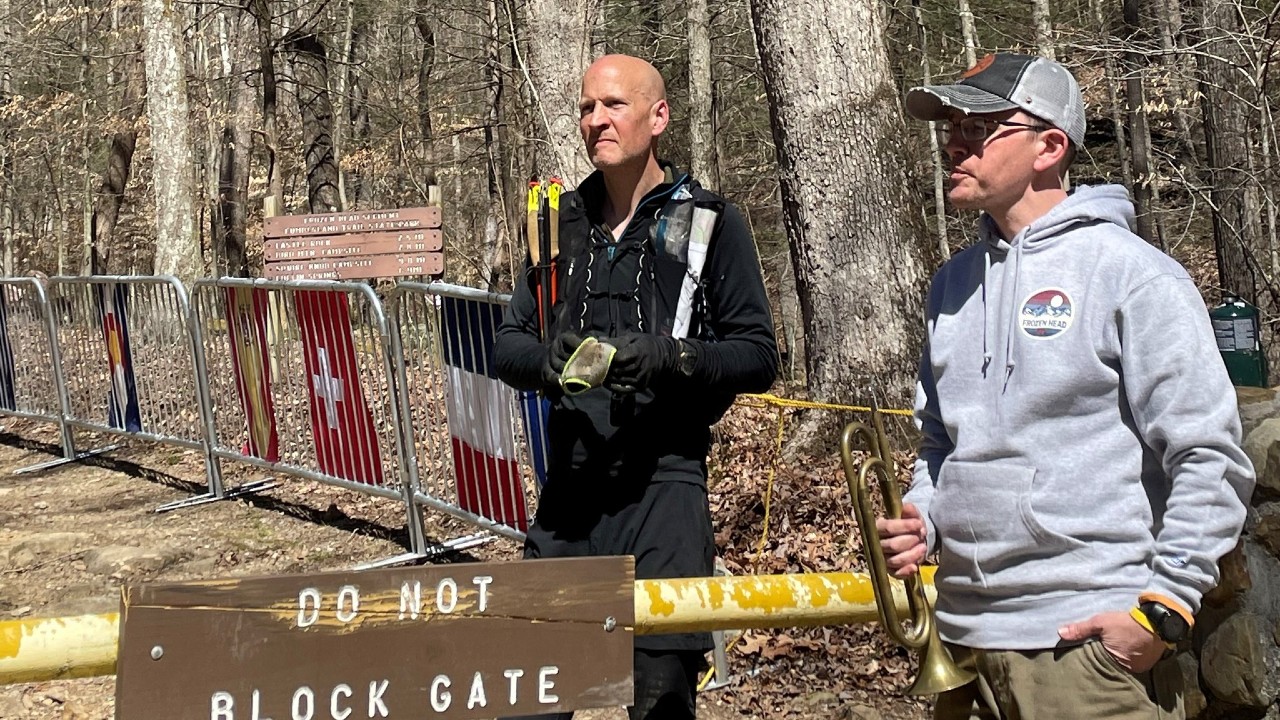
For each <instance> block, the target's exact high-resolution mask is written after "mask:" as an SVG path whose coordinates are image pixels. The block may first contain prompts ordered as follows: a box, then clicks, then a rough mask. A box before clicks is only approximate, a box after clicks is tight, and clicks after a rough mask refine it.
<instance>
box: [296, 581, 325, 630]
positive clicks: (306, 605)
mask: <svg viewBox="0 0 1280 720" xmlns="http://www.w3.org/2000/svg"><path fill="white" fill-rule="evenodd" d="M319 619H320V591H319V590H317V589H315V588H303V589H302V592H300V593H298V627H300V628H304V627H310V626H312V625H314V624H315V622H316V620H319Z"/></svg>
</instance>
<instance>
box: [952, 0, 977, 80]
mask: <svg viewBox="0 0 1280 720" xmlns="http://www.w3.org/2000/svg"><path fill="white" fill-rule="evenodd" d="M956 10H957V12H958V14H959V15H960V37H961V41H962V42H963V43H964V62H965V67H973V66H974V65H977V64H978V30H977V28H976V27H974V23H973V8H972V7H970V6H969V0H956Z"/></svg>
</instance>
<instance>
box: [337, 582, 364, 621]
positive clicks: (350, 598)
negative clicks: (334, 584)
mask: <svg viewBox="0 0 1280 720" xmlns="http://www.w3.org/2000/svg"><path fill="white" fill-rule="evenodd" d="M359 612H360V589H359V588H357V587H356V586H355V585H343V586H342V589H341V590H339V591H338V612H337V613H335V615H336V616H337V618H338V621H339V622H344V623H349V622H351V621H352V620H355V619H356V615H357V614H359Z"/></svg>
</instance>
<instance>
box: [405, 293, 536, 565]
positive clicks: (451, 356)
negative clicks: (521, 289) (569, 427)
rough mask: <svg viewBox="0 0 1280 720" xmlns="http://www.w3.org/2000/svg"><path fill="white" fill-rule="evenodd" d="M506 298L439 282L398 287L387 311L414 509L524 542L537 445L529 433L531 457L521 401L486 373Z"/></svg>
mask: <svg viewBox="0 0 1280 720" xmlns="http://www.w3.org/2000/svg"><path fill="white" fill-rule="evenodd" d="M508 300H509V297H508V296H501V295H495V294H492V293H487V292H484V291H482V290H475V289H472V288H464V287H459V286H454V285H447V284H444V283H432V284H429V285H428V284H422V283H401V284H400V285H398V286H397V287H396V288H395V289H394V290H392V291H391V292H390V293H389V295H388V298H387V307H388V314H389V315H390V316H391V318H392V321H393V322H392V325H393V333H392V357H393V358H394V360H395V364H396V373H397V378H398V384H399V387H400V392H401V414H402V421H401V425H402V426H403V427H405V428H406V430H407V435H406V440H405V442H406V445H407V446H408V447H409V448H410V449H411V453H410V456H409V458H408V459H409V461H410V462H411V463H412V465H411V469H412V472H413V473H414V474H415V475H416V477H417V483H416V485H417V488H418V492H417V493H415V495H414V498H415V500H416V502H418V503H419V504H421V505H423V506H426V507H430V508H432V509H434V510H437V511H440V512H443V513H446V514H449V515H451V516H454V517H457V518H460V519H462V520H464V521H466V522H468V523H471V524H473V525H475V526H477V527H479V528H481V529H483V530H488V531H492V532H494V533H497V534H500V535H504V536H506V537H509V538H512V539H515V540H523V539H524V532H525V530H527V529H528V525H529V521H530V519H531V517H532V514H531V512H530V508H531V507H532V506H533V503H534V498H535V494H536V484H537V483H536V480H535V476H534V475H535V473H534V471H533V466H534V463H533V461H532V459H533V457H534V456H535V455H536V454H537V453H536V450H540V449H542V448H541V445H542V444H544V443H545V441H544V440H543V438H542V437H541V434H540V433H535V436H536V437H535V439H534V445H535V446H536V447H535V452H531V451H530V442H529V439H528V437H527V434H526V432H525V428H526V423H525V422H523V421H522V412H521V400H522V398H521V395H520V393H517V392H516V391H514V390H512V389H511V388H510V387H508V386H507V385H505V384H503V383H502V382H501V381H500V380H498V378H497V375H496V373H495V372H494V369H493V353H492V350H493V342H494V337H495V334H496V331H497V329H498V325H499V323H500V322H501V320H502V312H503V309H504V308H505V306H506V304H507V301H508ZM532 400H533V402H540V401H538V400H537V398H536V396H534V397H533V398H532ZM538 426H539V427H540V423H538ZM464 540H465V539H458V540H455V541H452V542H454V543H460V542H463V541H464Z"/></svg>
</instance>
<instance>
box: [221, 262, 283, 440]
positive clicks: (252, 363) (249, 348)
mask: <svg viewBox="0 0 1280 720" xmlns="http://www.w3.org/2000/svg"><path fill="white" fill-rule="evenodd" d="M227 342H228V343H229V344H230V345H231V364H232V366H233V368H234V370H235V374H236V392H237V393H238V394H239V396H240V407H241V408H243V409H244V416H245V427H246V428H247V429H248V439H247V440H246V441H245V446H244V449H243V452H244V453H245V454H247V455H251V456H253V457H256V458H261V459H263V460H268V461H270V462H278V461H279V460H280V435H279V433H278V431H277V429H276V406H275V402H274V400H273V399H272V396H271V363H270V362H268V358H267V290H266V289H265V288H247V287H228V288H227Z"/></svg>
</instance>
